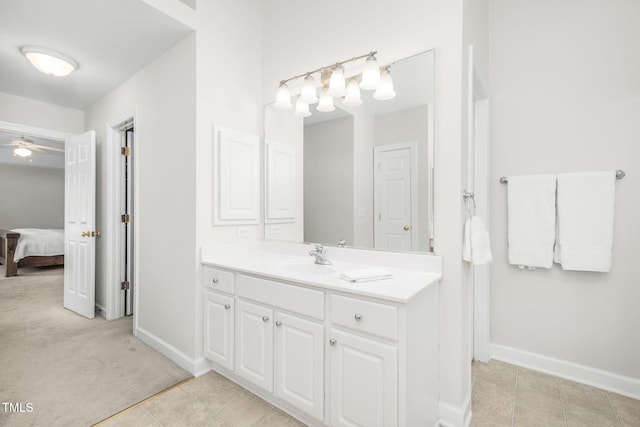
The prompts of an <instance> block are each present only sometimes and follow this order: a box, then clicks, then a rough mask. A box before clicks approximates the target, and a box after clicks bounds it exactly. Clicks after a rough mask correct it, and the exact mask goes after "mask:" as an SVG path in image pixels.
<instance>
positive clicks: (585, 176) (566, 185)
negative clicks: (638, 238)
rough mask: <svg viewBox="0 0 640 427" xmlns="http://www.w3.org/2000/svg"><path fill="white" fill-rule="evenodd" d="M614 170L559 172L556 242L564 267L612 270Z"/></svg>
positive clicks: (586, 269) (565, 268) (583, 269)
mask: <svg viewBox="0 0 640 427" xmlns="http://www.w3.org/2000/svg"><path fill="white" fill-rule="evenodd" d="M615 182H616V172H615V171H606V172H583V173H567V174H560V175H558V232H559V234H558V243H559V247H558V249H559V251H558V252H559V255H560V257H559V258H560V263H561V264H562V269H563V270H578V271H600V272H608V271H610V270H611V260H612V256H613V255H612V247H613V214H614V204H615Z"/></svg>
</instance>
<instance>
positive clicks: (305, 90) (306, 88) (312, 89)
mask: <svg viewBox="0 0 640 427" xmlns="http://www.w3.org/2000/svg"><path fill="white" fill-rule="evenodd" d="M300 101H302V102H304V103H306V104H315V103H316V102H318V95H317V94H316V86H315V84H314V82H313V77H311V75H310V74H307V76H306V77H305V78H304V84H303V85H302V89H301V90H300Z"/></svg>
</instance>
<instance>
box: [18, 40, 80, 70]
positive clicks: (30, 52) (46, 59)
mask: <svg viewBox="0 0 640 427" xmlns="http://www.w3.org/2000/svg"><path fill="white" fill-rule="evenodd" d="M20 52H22V54H23V55H24V56H25V57H26V58H27V59H28V60H29V62H31V65H33V66H34V67H36V68H37V69H38V70H40V71H41V72H43V73H45V74H47V75H49V76H55V77H64V76H68V75H69V74H71V73H72V72H74V71H75V70H77V69H78V63H77V62H76V61H74V60H73V59H71V58H69V57H68V56H66V55H64V54H62V53H60V52H56V51H55V50H51V49H47V48H43V47H37V46H22V47H21V48H20Z"/></svg>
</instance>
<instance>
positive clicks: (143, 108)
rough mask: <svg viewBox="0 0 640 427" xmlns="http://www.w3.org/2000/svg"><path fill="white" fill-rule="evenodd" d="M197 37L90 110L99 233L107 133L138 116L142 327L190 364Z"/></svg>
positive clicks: (101, 255) (102, 252) (102, 256)
mask: <svg viewBox="0 0 640 427" xmlns="http://www.w3.org/2000/svg"><path fill="white" fill-rule="evenodd" d="M195 41H196V40H195V36H194V35H191V36H189V37H187V38H186V39H185V40H183V41H181V42H180V43H178V44H177V45H176V46H175V47H173V48H172V49H170V50H168V51H167V52H166V53H164V54H163V55H162V56H161V57H160V58H158V59H156V60H155V61H154V62H152V63H151V64H149V65H148V66H147V67H145V68H144V69H142V70H141V71H139V72H138V73H137V74H136V75H134V76H133V77H131V78H130V79H129V80H127V81H126V82H125V83H123V84H122V85H120V86H119V87H118V88H116V89H115V90H113V91H112V92H111V93H110V94H108V95H107V96H105V97H104V98H102V99H101V100H99V101H98V102H96V103H95V104H94V105H92V106H90V107H89V108H88V109H87V112H86V117H87V120H86V127H87V129H94V130H95V131H96V139H97V145H98V150H97V170H98V180H97V186H98V194H99V195H100V197H99V199H98V203H97V208H98V210H97V212H98V214H97V225H98V229H101V230H103V232H104V230H106V232H113V231H112V230H109V228H108V224H106V223H105V221H106V218H107V216H106V212H107V209H109V208H110V202H109V200H108V199H107V192H106V188H107V187H106V186H107V183H106V173H107V170H106V167H107V163H106V161H107V155H106V149H107V144H105V134H106V125H107V123H108V122H111V121H113V120H115V119H117V118H119V117H120V116H122V115H123V114H125V113H127V112H130V111H133V110H135V111H136V112H137V117H136V118H137V122H136V128H135V134H136V142H135V145H134V164H135V168H136V171H135V172H134V174H135V178H137V180H136V181H135V182H134V188H135V190H134V191H135V202H136V205H135V206H134V209H135V211H134V212H137V213H138V218H137V219H135V221H137V222H136V224H138V230H137V234H136V238H137V240H136V242H135V244H136V246H137V252H136V254H137V256H138V274H139V276H138V279H139V280H138V283H137V286H138V307H137V308H138V312H137V321H138V327H139V328H140V329H142V330H144V331H145V332H147V333H149V334H152V335H154V336H155V337H157V338H159V339H160V340H163V341H165V342H166V343H168V344H170V345H171V346H173V347H174V348H176V349H177V350H178V351H180V352H182V353H184V354H185V355H187V356H189V357H194V356H195V344H194V343H195V342H196V335H195V332H194V330H193V325H194V322H195V320H194V316H195V315H194V309H193V304H194V300H195V298H196V296H195V292H196V289H195V284H196V269H195V266H194V263H195V260H196V259H197V253H196V243H195V239H196V229H195V217H196V213H195V204H196V202H195V181H196V175H195V145H196V144H195V122H196V121H195V116H196V115H195V103H196V93H195ZM97 255H98V256H97V260H96V261H97V262H96V271H97V289H96V302H97V303H98V304H101V303H104V300H105V298H106V284H105V283H104V279H105V274H106V271H105V267H106V263H107V253H106V239H99V240H98V246H97Z"/></svg>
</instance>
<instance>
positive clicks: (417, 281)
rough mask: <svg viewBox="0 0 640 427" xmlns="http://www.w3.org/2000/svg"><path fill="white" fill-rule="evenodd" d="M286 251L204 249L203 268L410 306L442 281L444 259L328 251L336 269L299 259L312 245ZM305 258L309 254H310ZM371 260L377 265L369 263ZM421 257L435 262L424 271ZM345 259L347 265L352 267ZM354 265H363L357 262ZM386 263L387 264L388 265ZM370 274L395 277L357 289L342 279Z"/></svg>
mask: <svg viewBox="0 0 640 427" xmlns="http://www.w3.org/2000/svg"><path fill="white" fill-rule="evenodd" d="M285 245H287V244H278V245H277V246H275V245H269V244H268V242H267V243H264V242H252V243H248V244H242V245H229V246H227V245H225V246H224V247H203V248H202V250H201V262H202V263H203V264H205V265H210V266H213V267H220V268H226V269H230V270H235V271H237V272H240V273H249V274H255V275H260V276H264V277H267V278H272V279H278V280H286V281H288V282H294V283H299V284H302V285H307V286H312V287H316V288H321V289H326V290H335V291H340V292H346V293H352V294H357V295H364V296H369V297H374V298H380V299H384V300H388V301H394V302H400V303H407V302H408V301H409V300H410V299H411V298H412V297H414V296H415V295H417V294H419V293H420V292H421V291H423V290H425V289H427V288H428V287H430V286H432V285H435V284H437V283H438V282H439V281H440V279H441V278H442V273H441V267H440V268H438V266H441V259H440V257H434V256H433V255H415V254H398V253H389V256H386V255H385V253H384V252H380V251H376V253H374V254H373V255H371V254H372V251H367V250H359V249H343V248H328V250H327V258H328V259H329V260H330V261H331V262H332V265H318V264H315V263H314V257H312V256H306V255H304V256H300V255H299V253H300V252H301V251H305V250H306V251H307V252H308V250H309V249H310V248H309V246H308V245H301V244H290V245H291V246H290V247H287V246H285ZM283 248H284V249H285V250H283ZM334 249H335V250H334ZM357 252H361V253H357ZM303 253H305V254H306V252H303ZM294 254H295V255H294ZM345 254H346V255H345ZM332 255H333V257H332ZM343 255H344V256H343ZM368 255H369V256H371V258H375V259H373V260H371V261H372V262H367V261H369V260H367V259H366V257H367V256H368ZM402 255H406V256H407V260H408V262H407V263H406V264H405V263H404V262H403V257H402ZM419 256H425V257H431V259H429V258H425V262H424V266H423V268H420V267H419V266H420V263H419V260H420V258H419ZM416 257H418V259H417V261H418V262H416ZM435 258H437V259H435ZM341 259H348V260H349V262H347V261H341ZM354 259H361V260H363V261H362V262H353V260H354ZM385 259H387V260H388V261H389V262H388V263H385V262H384V260H385ZM371 268H376V269H382V270H386V271H388V272H390V273H391V275H392V278H390V279H383V280H375V281H369V282H360V283H356V282H348V281H346V280H344V279H342V278H341V277H340V273H342V272H346V271H354V270H365V269H371Z"/></svg>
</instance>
